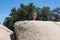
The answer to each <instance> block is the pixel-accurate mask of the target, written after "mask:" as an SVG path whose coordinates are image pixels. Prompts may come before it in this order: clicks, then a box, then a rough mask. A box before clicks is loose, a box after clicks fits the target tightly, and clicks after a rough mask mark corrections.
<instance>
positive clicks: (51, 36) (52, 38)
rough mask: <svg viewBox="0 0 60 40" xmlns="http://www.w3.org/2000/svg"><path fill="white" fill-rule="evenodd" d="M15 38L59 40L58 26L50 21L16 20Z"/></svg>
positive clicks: (59, 31)
mask: <svg viewBox="0 0 60 40" xmlns="http://www.w3.org/2000/svg"><path fill="white" fill-rule="evenodd" d="M14 28H15V32H16V36H17V40H60V26H58V25H57V24H56V23H55V22H52V21H18V22H16V23H15V25H14Z"/></svg>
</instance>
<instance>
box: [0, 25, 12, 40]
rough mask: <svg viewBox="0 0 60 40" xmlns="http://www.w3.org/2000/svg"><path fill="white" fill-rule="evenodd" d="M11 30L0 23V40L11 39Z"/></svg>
mask: <svg viewBox="0 0 60 40" xmlns="http://www.w3.org/2000/svg"><path fill="white" fill-rule="evenodd" d="M12 34H13V31H11V30H9V29H8V28H6V27H5V26H3V25H1V24H0V40H12Z"/></svg>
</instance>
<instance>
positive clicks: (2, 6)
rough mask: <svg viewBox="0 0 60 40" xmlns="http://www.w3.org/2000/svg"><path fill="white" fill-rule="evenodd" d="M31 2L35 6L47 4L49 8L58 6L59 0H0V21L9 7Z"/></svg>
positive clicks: (6, 14)
mask: <svg viewBox="0 0 60 40" xmlns="http://www.w3.org/2000/svg"><path fill="white" fill-rule="evenodd" d="M31 2H33V3H34V5H35V6H36V7H40V8H41V7H43V6H49V7H50V8H51V9H54V8H56V7H60V0H0V23H3V21H4V19H5V17H7V16H8V15H9V14H10V12H11V9H12V8H14V7H16V8H18V7H19V5H20V4H21V3H23V4H25V5H27V4H28V3H31Z"/></svg>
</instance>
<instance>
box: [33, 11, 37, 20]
mask: <svg viewBox="0 0 60 40" xmlns="http://www.w3.org/2000/svg"><path fill="white" fill-rule="evenodd" d="M36 18H37V13H36V12H35V13H33V20H36Z"/></svg>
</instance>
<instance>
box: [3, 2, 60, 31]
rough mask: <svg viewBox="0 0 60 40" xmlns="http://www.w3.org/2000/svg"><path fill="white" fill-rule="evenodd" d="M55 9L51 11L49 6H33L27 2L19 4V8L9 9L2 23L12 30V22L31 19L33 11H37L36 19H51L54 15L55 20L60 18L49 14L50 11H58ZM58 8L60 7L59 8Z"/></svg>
mask: <svg viewBox="0 0 60 40" xmlns="http://www.w3.org/2000/svg"><path fill="white" fill-rule="evenodd" d="M57 10H58V8H57V9H54V10H53V11H50V8H49V7H43V8H39V7H35V6H34V5H33V3H29V4H28V5H24V4H21V5H20V7H19V8H17V9H16V8H13V9H11V13H10V15H9V17H6V18H5V20H4V23H3V24H4V25H5V26H6V27H8V28H9V29H11V30H14V23H15V22H17V21H21V20H22V21H23V20H33V19H32V14H33V13H34V12H36V13H37V20H44V21H47V20H51V19H52V17H51V16H54V17H55V18H56V21H57V20H60V18H59V17H57V15H53V14H51V12H58V11H57ZM59 10H60V9H59Z"/></svg>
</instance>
